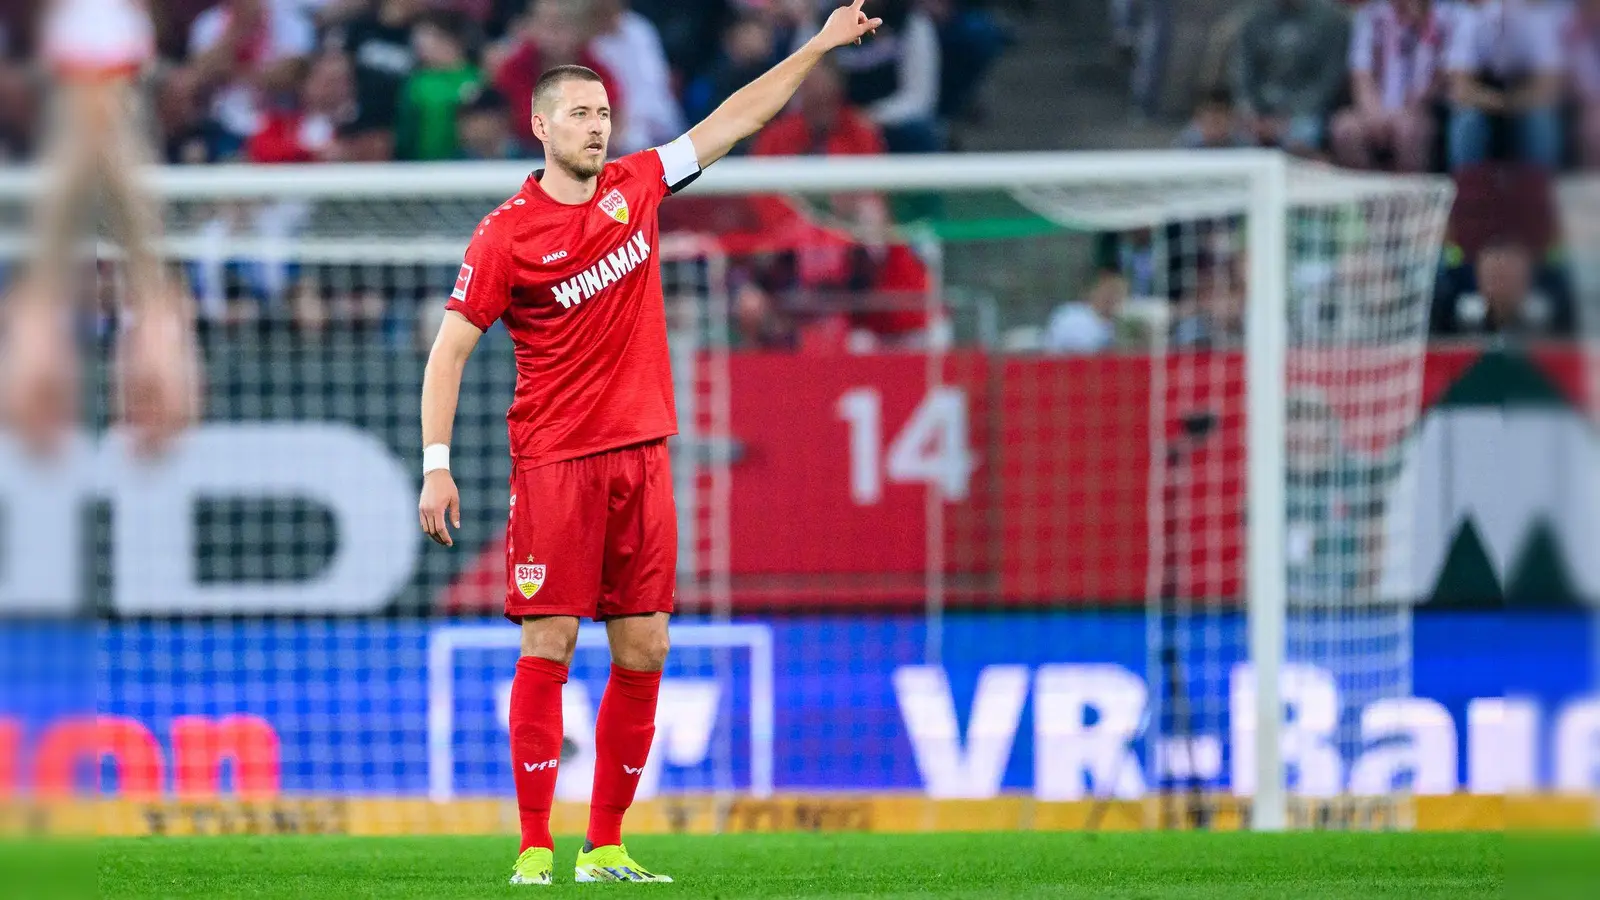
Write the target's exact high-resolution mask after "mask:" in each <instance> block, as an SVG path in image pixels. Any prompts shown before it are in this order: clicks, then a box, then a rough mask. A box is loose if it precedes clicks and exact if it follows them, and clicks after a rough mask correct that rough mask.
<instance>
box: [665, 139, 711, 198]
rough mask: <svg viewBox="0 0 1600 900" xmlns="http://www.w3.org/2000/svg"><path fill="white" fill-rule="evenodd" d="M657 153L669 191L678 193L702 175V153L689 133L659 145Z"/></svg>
mask: <svg viewBox="0 0 1600 900" xmlns="http://www.w3.org/2000/svg"><path fill="white" fill-rule="evenodd" d="M656 155H657V156H659V157H661V171H662V173H663V174H662V176H661V177H662V180H663V181H665V182H666V183H667V191H668V193H673V194H676V193H677V192H678V191H681V190H683V189H684V188H686V187H688V186H689V182H691V181H694V180H695V179H696V178H699V177H700V155H699V154H698V153H696V152H695V150H694V144H693V143H692V142H690V140H689V136H688V135H687V134H685V135H683V136H682V137H680V138H678V139H677V140H675V141H673V142H672V143H670V144H662V145H661V146H659V147H657V148H656Z"/></svg>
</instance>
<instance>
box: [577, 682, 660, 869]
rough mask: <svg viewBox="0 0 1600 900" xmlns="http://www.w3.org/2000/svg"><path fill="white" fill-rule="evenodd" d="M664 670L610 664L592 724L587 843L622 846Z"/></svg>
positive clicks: (652, 732) (653, 726)
mask: <svg viewBox="0 0 1600 900" xmlns="http://www.w3.org/2000/svg"><path fill="white" fill-rule="evenodd" d="M660 692H661V673H660V672H635V671H634V670H632V669H624V668H622V667H621V666H618V665H612V666H611V679H610V680H609V681H607V682H606V693H605V696H604V697H602V698H601V699H600V713H599V715H597V716H596V717H595V722H594V746H595V753H594V794H593V796H591V797H590V800H589V843H591V844H593V845H594V846H596V847H604V846H606V845H608V844H620V843H622V817H623V815H624V814H625V813H627V811H628V807H629V806H632V805H633V792H634V791H635V790H637V789H638V787H639V774H640V773H641V772H643V771H644V761H645V759H646V758H648V757H649V756H650V741H651V740H652V739H653V738H654V737H655V736H656V695H657V694H659V693H660Z"/></svg>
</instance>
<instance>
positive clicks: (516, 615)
mask: <svg viewBox="0 0 1600 900" xmlns="http://www.w3.org/2000/svg"><path fill="white" fill-rule="evenodd" d="M676 606H677V604H675V603H656V604H645V605H642V606H640V607H638V608H637V609H628V610H621V611H615V610H610V611H604V612H603V611H601V610H598V609H583V610H574V609H572V608H571V607H566V608H562V607H554V606H547V607H542V608H535V609H510V608H508V609H506V611H505V613H504V615H505V617H506V619H507V620H508V621H510V622H512V623H513V624H517V625H520V624H522V620H523V619H535V618H539V617H542V616H571V617H573V618H575V619H589V620H591V621H594V622H606V621H609V620H611V619H621V618H625V617H627V616H647V615H652V614H654V613H666V614H668V615H671V614H672V613H673V612H675V611H676Z"/></svg>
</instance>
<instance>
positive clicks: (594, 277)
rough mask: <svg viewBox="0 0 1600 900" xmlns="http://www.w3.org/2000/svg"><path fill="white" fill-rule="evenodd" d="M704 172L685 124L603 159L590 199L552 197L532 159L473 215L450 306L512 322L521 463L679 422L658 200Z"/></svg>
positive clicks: (662, 431) (660, 431)
mask: <svg viewBox="0 0 1600 900" xmlns="http://www.w3.org/2000/svg"><path fill="white" fill-rule="evenodd" d="M699 171H700V169H699V166H698V164H697V163H696V157H695V152H694V147H693V146H692V145H691V144H690V143H689V139H688V136H687V135H686V136H684V137H681V138H679V139H678V140H676V141H673V142H672V143H670V144H667V145H665V146H662V147H657V148H654V149H651V150H645V151H642V152H639V153H634V154H631V155H629V156H625V157H623V158H621V159H619V160H616V161H614V162H610V163H607V164H606V166H605V168H603V169H602V170H601V171H600V175H599V179H598V184H597V185H596V188H595V192H594V196H593V197H591V198H590V199H589V201H588V202H586V203H580V204H577V205H568V204H565V203H560V202H557V201H556V200H555V199H554V198H552V197H551V196H550V195H549V194H546V193H545V192H544V189H543V188H541V187H540V186H539V176H540V175H541V173H539V172H535V173H534V174H533V175H531V176H529V178H528V180H527V181H526V182H524V183H523V185H522V190H520V191H518V192H517V194H516V196H514V197H512V198H511V199H509V200H507V201H506V202H505V203H504V204H502V205H501V206H500V207H499V208H498V209H496V210H495V211H494V212H491V213H490V214H489V215H488V217H486V218H485V219H484V220H483V221H482V222H481V223H479V225H478V230H477V233H476V234H475V235H474V236H473V238H472V243H471V244H470V245H468V247H467V255H466V260H465V262H464V263H463V264H462V266H461V272H460V274H459V275H458V276H457V277H456V286H455V289H454V290H453V291H451V292H450V302H449V304H448V305H447V307H446V308H448V309H452V310H455V311H456V312H458V313H460V314H461V315H463V316H465V317H466V318H467V320H468V321H469V322H471V323H472V324H473V325H475V326H477V327H478V328H479V329H482V330H485V331H487V330H488V329H489V327H490V326H491V325H493V324H494V323H495V321H496V320H499V321H501V322H504V323H505V326H506V331H507V332H509V333H510V335H511V340H512V342H513V344H514V346H515V348H516V356H517V390H516V395H515V398H514V399H513V400H512V402H511V408H510V410H508V411H507V412H506V426H507V430H508V431H509V432H510V435H511V456H512V458H513V459H515V460H516V461H518V462H519V463H531V464H533V465H544V464H546V463H552V462H559V461H561V460H567V459H576V458H578V457H580V456H588V455H590V454H592V453H599V452H601V451H604V450H612V449H615V448H617V447H626V446H628V445H629V444H638V443H642V442H644V441H649V440H654V439H656V438H662V437H666V436H668V435H672V434H676V433H677V430H678V427H677V421H678V420H677V411H676V409H675V407H674V405H673V397H672V366H671V361H670V358H669V355H668V350H667V319H666V310H665V306H664V303H665V301H664V298H663V296H662V292H661V263H660V260H659V259H658V258H657V257H658V256H659V253H658V252H657V251H658V248H659V228H658V225H657V219H656V213H657V210H658V208H659V207H660V204H661V201H662V200H663V199H664V198H665V197H666V196H667V195H668V194H670V193H672V192H673V191H675V190H677V189H678V188H681V187H683V186H684V185H685V184H687V183H689V182H690V181H692V180H693V179H694V177H695V176H696V175H698V174H699Z"/></svg>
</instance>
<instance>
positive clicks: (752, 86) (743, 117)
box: [689, 0, 883, 169]
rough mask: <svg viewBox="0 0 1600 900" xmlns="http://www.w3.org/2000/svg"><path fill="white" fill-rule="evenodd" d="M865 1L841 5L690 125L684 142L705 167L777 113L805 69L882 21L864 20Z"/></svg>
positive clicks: (804, 77) (797, 83)
mask: <svg viewBox="0 0 1600 900" xmlns="http://www.w3.org/2000/svg"><path fill="white" fill-rule="evenodd" d="M864 2H865V0H854V2H852V3H851V4H850V5H849V6H841V7H839V8H838V9H836V10H834V11H833V13H832V15H830V16H828V21H826V22H824V23H823V25H822V30H821V31H818V32H817V33H816V35H814V36H813V37H812V38H811V40H809V41H806V42H805V44H804V45H802V46H801V47H800V49H799V50H796V51H795V52H794V53H792V54H790V55H789V57H788V58H787V59H785V60H784V61H783V62H780V63H778V64H777V65H775V66H773V67H772V68H771V69H768V70H767V71H766V72H764V73H763V74H762V75H761V77H760V78H757V79H756V80H755V81H752V82H750V83H749V84H747V85H745V86H744V87H742V88H740V89H739V90H737V91H734V93H733V96H731V97H729V98H728V99H727V100H724V101H723V102H722V105H721V106H719V107H717V108H716V109H715V110H712V112H711V115H709V116H706V117H705V119H704V120H702V121H701V122H700V124H698V125H696V126H694V127H693V128H691V129H689V141H690V143H692V144H694V150H695V156H696V158H697V159H698V160H699V162H700V168H702V169H704V168H705V167H706V166H709V165H711V164H712V163H714V162H716V161H717V160H719V159H721V158H723V157H724V156H727V155H728V151H729V150H732V149H733V145H735V144H737V143H739V142H740V141H742V140H744V139H745V138H747V137H749V136H750V135H752V134H755V133H756V132H757V131H759V130H760V129H761V126H763V125H765V124H767V122H768V121H770V120H771V119H772V117H773V116H775V115H777V114H778V111H779V110H781V109H783V107H784V105H785V104H787V103H788V102H789V98H790V97H793V96H794V92H795V91H797V90H799V89H800V82H802V81H805V79H806V75H807V73H809V72H810V71H811V69H812V68H813V67H814V66H816V64H817V61H818V60H820V59H822V57H823V56H824V55H825V54H826V53H827V52H828V51H829V50H832V49H833V48H835V47H842V46H844V45H845V44H852V43H859V42H860V40H861V37H862V35H866V34H870V33H872V31H873V30H874V29H876V28H877V27H878V26H879V25H882V24H883V20H882V19H869V18H867V14H866V13H864V12H862V11H861V5H862V3H864Z"/></svg>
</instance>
